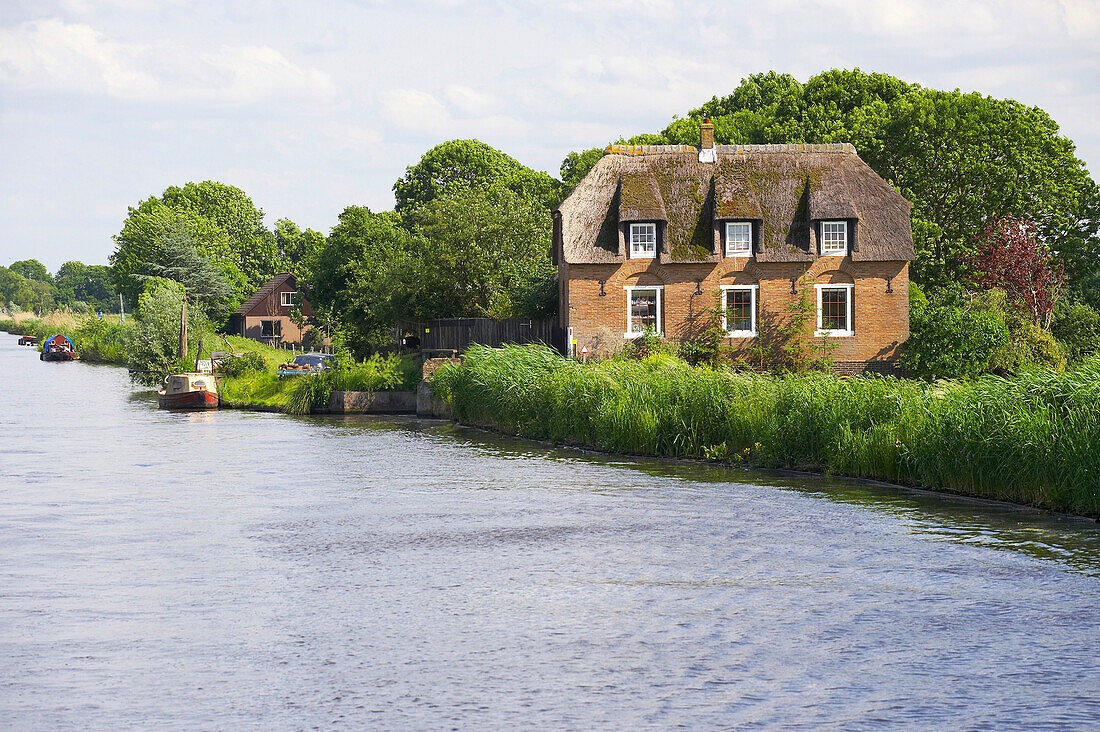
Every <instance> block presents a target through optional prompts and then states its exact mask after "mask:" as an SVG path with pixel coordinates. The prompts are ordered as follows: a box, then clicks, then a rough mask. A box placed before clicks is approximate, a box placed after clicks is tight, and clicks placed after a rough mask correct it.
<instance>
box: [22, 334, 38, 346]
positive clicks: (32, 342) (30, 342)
mask: <svg viewBox="0 0 1100 732" xmlns="http://www.w3.org/2000/svg"><path fill="white" fill-rule="evenodd" d="M19 345H21V346H37V345H38V336H32V335H22V336H19Z"/></svg>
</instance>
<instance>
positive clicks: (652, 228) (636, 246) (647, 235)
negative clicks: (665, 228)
mask: <svg viewBox="0 0 1100 732" xmlns="http://www.w3.org/2000/svg"><path fill="white" fill-rule="evenodd" d="M630 256H631V258H636V259H647V258H648V259H653V258H654V257H656V256H657V224H631V225H630Z"/></svg>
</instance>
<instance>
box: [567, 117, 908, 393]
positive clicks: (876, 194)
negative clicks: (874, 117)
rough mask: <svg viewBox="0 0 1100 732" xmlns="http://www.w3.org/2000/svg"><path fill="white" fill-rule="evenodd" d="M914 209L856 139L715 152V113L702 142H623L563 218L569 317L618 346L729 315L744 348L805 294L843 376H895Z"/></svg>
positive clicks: (816, 328)
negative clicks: (857, 145)
mask: <svg viewBox="0 0 1100 732" xmlns="http://www.w3.org/2000/svg"><path fill="white" fill-rule="evenodd" d="M910 207H911V206H910V203H909V202H908V201H907V200H906V199H905V198H904V197H903V196H902V195H901V194H900V193H898V192H897V191H895V190H894V189H893V188H891V187H890V185H889V184H888V183H886V181H884V180H883V179H882V178H880V177H879V176H878V175H877V174H876V173H875V172H874V171H873V170H871V168H870V167H869V166H868V165H867V164H866V163H864V162H863V161H862V160H860V158H859V156H858V155H857V154H856V151H855V148H854V147H852V146H851V145H849V144H829V145H720V146H717V147H716V146H715V145H714V132H713V126H711V125H710V123H709V121H708V122H707V123H704V125H703V130H702V140H701V145H700V147H699V148H695V147H692V146H690V145H610V146H608V148H607V150H606V151H605V154H604V156H603V157H602V158H601V159H600V160H599V162H597V163H596V165H595V166H594V167H593V168H592V170H591V171H589V173H588V175H587V176H585V178H584V180H582V181H581V183H580V184H579V185H578V186H577V188H576V189H575V190H574V191H573V192H572V194H570V196H569V197H568V198H567V199H566V200H565V201H564V202H563V203H562V204H561V206H559V207H558V209H557V210H556V211H555V212H554V257H555V262H556V264H557V266H558V287H559V299H560V318H561V326H562V327H563V328H572V329H573V339H574V341H575V342H576V346H575V348H576V349H577V350H578V351H579V350H580V348H581V347H582V346H587V347H588V349H589V351H590V352H593V353H601V352H603V353H606V352H608V351H614V350H617V348H619V347H621V346H622V344H623V343H625V342H626V340H627V339H630V338H634V337H637V336H638V335H640V334H641V333H642V332H644V331H645V330H646V329H647V328H652V329H654V330H656V331H657V332H659V333H661V334H662V335H666V336H668V337H672V338H685V337H689V336H690V335H691V333H692V332H693V331H696V332H697V329H698V328H700V326H701V324H702V323H703V322H706V321H708V320H710V319H711V317H710V314H711V313H715V312H717V313H718V314H719V317H720V320H721V321H722V327H723V328H724V330H725V331H726V332H727V334H728V336H727V337H728V339H729V340H728V342H729V344H730V345H731V346H733V347H734V348H735V349H738V350H740V351H742V352H744V351H745V349H747V348H748V347H749V346H752V345H753V344H755V343H759V342H761V340H760V339H766V338H767V337H768V336H769V334H774V333H776V332H777V330H778V329H779V327H781V325H782V324H783V323H784V322H789V318H790V317H791V316H790V312H791V311H790V307H791V304H792V303H793V302H794V301H796V300H797V299H798V297H799V295H798V294H797V293H798V292H799V291H800V290H802V289H805V290H806V291H809V292H810V295H811V297H812V298H813V300H814V301H815V304H816V322H811V323H810V324H809V325H808V326H807V330H812V331H813V333H812V337H813V338H814V339H815V340H817V341H818V342H820V341H821V340H822V339H823V338H826V337H828V338H829V340H830V343H831V344H832V347H833V352H832V356H833V359H834V361H835V363H836V367H837V369H838V370H841V371H844V372H848V373H853V372H860V371H865V370H880V371H890V370H893V368H894V364H895V362H896V358H897V355H898V348H899V346H900V345H901V344H902V343H903V342H904V341H905V339H906V338H907V337H908V335H909V261H910V260H911V259H912V258H913V236H912V228H911V225H910V221H909V211H910ZM810 319H811V321H813V320H814V318H813V317H812V316H811V318H810Z"/></svg>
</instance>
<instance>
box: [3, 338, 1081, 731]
mask: <svg viewBox="0 0 1100 732" xmlns="http://www.w3.org/2000/svg"><path fill="white" fill-rule="evenodd" d="M15 341H16V339H15V338H14V337H12V336H9V335H7V334H0V400H2V402H0V403H2V404H3V405H4V406H3V409H2V411H0V558H2V561H0V658H2V659H3V662H2V664H0V727H2V728H5V729H16V730H66V729H97V730H118V729H135V728H137V729H181V730H183V729H186V730H196V729H226V730H281V729H312V728H323V729H359V728H372V729H455V728H457V729H471V728H474V729H502V728H515V727H524V728H539V729H542V728H550V729H582V730H589V729H620V730H621V729H668V728H671V727H676V726H685V727H693V728H719V727H721V728H728V727H734V728H761V729H768V728H778V727H783V728H787V729H837V728H843V729H849V730H855V729H881V728H899V727H901V728H918V729H1064V728H1096V727H1097V726H1100V693H1098V690H1100V660H1098V659H1100V654H1098V651H1100V644H1098V637H1100V633H1098V631H1100V602H1098V598H1100V530H1098V525H1097V524H1096V523H1095V522H1090V521H1085V520H1081V519H1072V518H1064V517H1063V518H1058V517H1052V516H1050V515H1047V514H1043V513H1041V512H1037V511H1029V510H1019V509H1014V508H1010V507H1005V506H998V505H995V504H986V503H974V502H967V501H963V500H961V499H955V498H950V497H941V496H934V495H928V494H921V493H916V492H910V491H905V490H901V489H895V488H889V487H875V486H868V485H860V484H858V483H855V482H853V481H843V480H834V479H826V478H814V477H805V476H792V475H782V474H774V473H763V472H747V471H743V470H735V469H723V468H716V467H712V466H706V465H694V464H685V463H675V462H662V461H649V460H634V459H621V458H614V457H608V456H600V455H592V454H586V453H581V452H577V451H569V450H561V449H554V448H551V447H548V446H543V445H539V444H535V443H530V442H522V441H517V440H511V439H507V438H503V437H498V436H493V435H487V434H484V433H481V432H477V431H473V430H468V429H463V428H460V427H456V426H454V425H451V424H447V423H441V422H431V421H417V420H411V419H377V418H367V417H323V418H322V417H313V418H299V417H289V416H284V415H278V414H260V413H249V412H240V411H221V412H216V413H202V414H174V413H167V412H163V411H158V410H157V409H156V400H155V397H154V396H153V395H152V394H151V393H150V392H147V391H142V390H141V389H140V388H135V387H133V386H131V385H130V383H129V382H128V380H127V375H126V372H125V370H123V369H119V368H113V367H106V366H92V365H88V364H83V363H74V364H47V363H41V362H39V361H38V359H37V358H36V357H35V354H34V353H33V352H32V351H30V349H24V348H19V347H18V346H16V345H15Z"/></svg>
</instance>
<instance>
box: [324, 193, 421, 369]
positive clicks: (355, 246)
mask: <svg viewBox="0 0 1100 732" xmlns="http://www.w3.org/2000/svg"><path fill="white" fill-rule="evenodd" d="M421 248H422V247H421V243H420V242H419V241H417V239H416V237H414V236H413V235H411V234H410V233H409V231H408V230H407V229H406V228H405V227H404V226H403V225H402V221H401V217H400V216H398V215H397V214H396V213H394V212H392V211H386V212H383V213H377V214H376V213H372V212H371V210H370V209H368V208H367V207H365V206H349V207H348V208H346V209H344V211H343V213H341V214H340V221H339V223H338V224H337V225H336V226H335V227H334V228H333V229H332V232H331V233H330V234H329V236H328V238H327V239H326V240H325V243H324V246H322V247H321V249H320V250H319V251H318V252H317V253H316V254H315V255H314V256H312V257H311V258H310V260H309V263H308V269H309V273H310V274H309V279H308V280H307V285H305V286H304V288H303V289H304V290H305V292H306V295H307V296H308V297H309V298H310V302H311V304H312V305H313V309H314V311H315V313H316V315H315V318H316V319H318V320H320V321H321V322H322V323H330V322H334V321H338V322H339V323H340V324H341V325H342V326H343V327H344V328H345V333H344V334H343V335H344V337H345V339H346V341H347V343H348V346H349V347H350V348H352V350H354V351H356V352H359V353H366V352H369V351H372V350H375V349H377V348H379V347H382V346H386V345H390V342H389V341H390V340H391V339H389V338H388V337H387V328H389V327H392V326H394V325H395V324H396V323H397V320H398V318H399V317H401V316H402V314H403V312H402V311H403V310H404V309H406V308H408V307H410V305H409V301H410V299H411V293H412V292H413V291H414V288H415V282H414V280H413V278H414V276H415V267H413V266H412V264H411V263H412V260H414V259H415V258H416V257H417V256H419V251H420V249H421Z"/></svg>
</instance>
